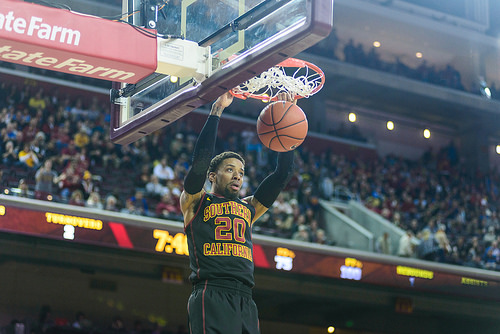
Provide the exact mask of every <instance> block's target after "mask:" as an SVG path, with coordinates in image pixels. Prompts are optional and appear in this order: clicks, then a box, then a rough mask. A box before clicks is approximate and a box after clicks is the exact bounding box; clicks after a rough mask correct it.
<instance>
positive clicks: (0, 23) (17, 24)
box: [0, 11, 80, 46]
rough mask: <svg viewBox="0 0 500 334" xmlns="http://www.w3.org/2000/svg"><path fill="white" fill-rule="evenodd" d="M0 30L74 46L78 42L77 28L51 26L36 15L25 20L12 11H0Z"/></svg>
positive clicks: (78, 32)
mask: <svg viewBox="0 0 500 334" xmlns="http://www.w3.org/2000/svg"><path fill="white" fill-rule="evenodd" d="M0 30H4V31H7V32H13V33H16V34H20V35H26V36H34V37H37V38H39V39H43V40H48V41H54V42H59V43H64V44H72V45H75V46H78V44H80V31H78V30H73V29H69V28H66V27H59V26H55V25H54V26H52V25H50V24H47V23H44V22H43V19H42V18H41V17H36V16H31V17H30V18H29V19H28V20H26V19H25V18H23V17H16V16H14V12H13V11H10V12H8V13H7V15H5V14H3V13H0Z"/></svg>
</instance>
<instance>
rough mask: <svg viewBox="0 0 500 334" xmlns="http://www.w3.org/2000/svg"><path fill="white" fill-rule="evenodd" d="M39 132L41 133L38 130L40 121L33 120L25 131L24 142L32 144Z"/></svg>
mask: <svg viewBox="0 0 500 334" xmlns="http://www.w3.org/2000/svg"><path fill="white" fill-rule="evenodd" d="M38 132H40V129H39V128H38V119H37V118H32V119H31V120H30V122H29V124H28V125H27V126H26V127H25V128H24V129H23V141H24V142H25V143H31V142H32V141H33V140H34V139H35V136H36V134H37V133H38Z"/></svg>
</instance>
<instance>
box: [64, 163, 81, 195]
mask: <svg viewBox="0 0 500 334" xmlns="http://www.w3.org/2000/svg"><path fill="white" fill-rule="evenodd" d="M77 167H78V166H77V163H76V161H74V160H73V161H70V163H69V164H68V165H67V166H66V167H65V168H64V170H63V171H62V173H61V174H60V175H59V179H60V182H59V188H60V190H61V197H62V199H63V201H67V200H68V198H69V196H70V194H71V193H72V192H73V191H74V190H76V189H79V188H80V187H81V174H80V171H79V170H78V168H77ZM82 196H83V194H82Z"/></svg>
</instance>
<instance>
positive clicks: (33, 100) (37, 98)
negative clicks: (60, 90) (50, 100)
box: [28, 88, 47, 110]
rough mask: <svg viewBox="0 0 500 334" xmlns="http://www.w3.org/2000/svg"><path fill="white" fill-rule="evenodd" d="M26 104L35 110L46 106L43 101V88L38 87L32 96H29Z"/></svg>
mask: <svg viewBox="0 0 500 334" xmlns="http://www.w3.org/2000/svg"><path fill="white" fill-rule="evenodd" d="M28 106H29V107H30V108H31V109H32V110H36V109H42V110H44V109H45V108H46V107H47V104H46V102H45V98H44V97H43V89H42V88H40V89H39V90H38V91H37V92H36V94H35V95H34V96H32V97H30V99H29V102H28Z"/></svg>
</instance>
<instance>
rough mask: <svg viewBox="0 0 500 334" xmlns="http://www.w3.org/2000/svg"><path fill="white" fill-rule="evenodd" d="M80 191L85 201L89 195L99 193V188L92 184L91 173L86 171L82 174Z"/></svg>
mask: <svg viewBox="0 0 500 334" xmlns="http://www.w3.org/2000/svg"><path fill="white" fill-rule="evenodd" d="M81 190H82V193H83V197H84V198H85V199H88V198H89V196H90V194H91V193H94V192H97V193H98V192H99V187H98V185H97V184H96V183H95V182H94V179H93V175H92V173H91V172H89V171H88V170H86V171H84V172H83V177H82V180H81Z"/></svg>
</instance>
